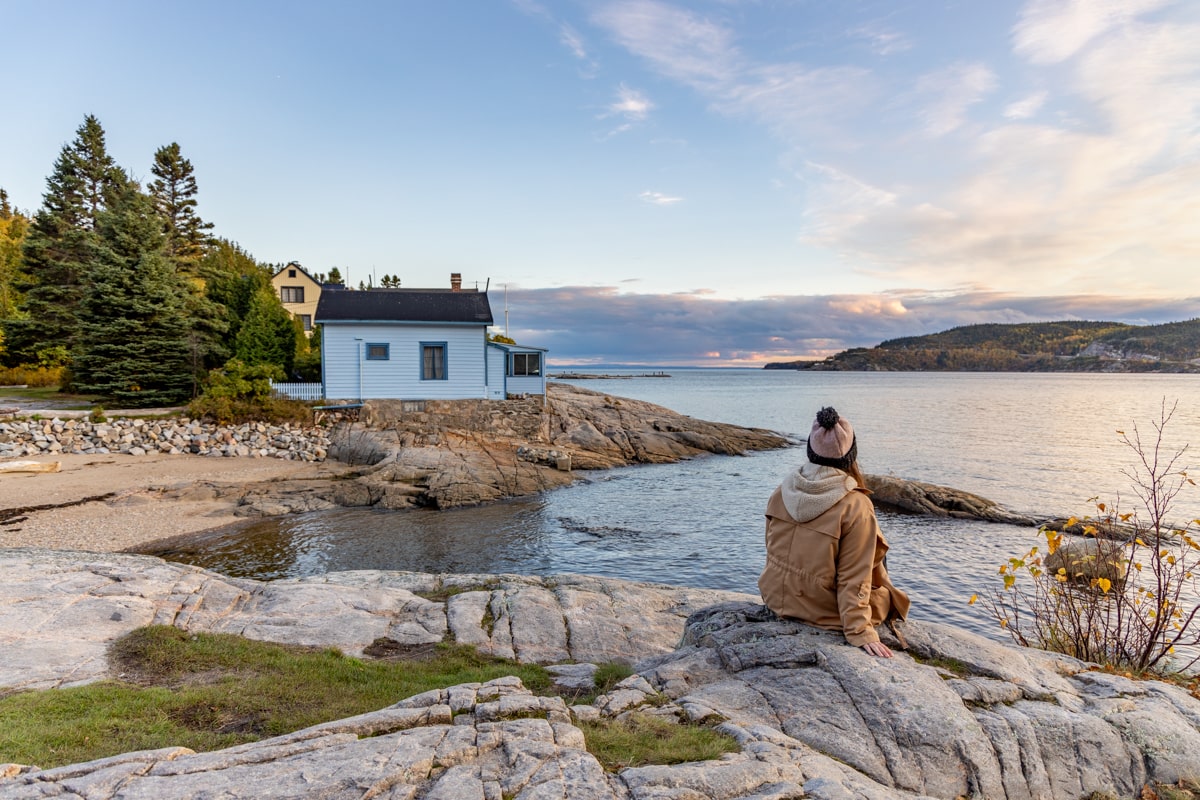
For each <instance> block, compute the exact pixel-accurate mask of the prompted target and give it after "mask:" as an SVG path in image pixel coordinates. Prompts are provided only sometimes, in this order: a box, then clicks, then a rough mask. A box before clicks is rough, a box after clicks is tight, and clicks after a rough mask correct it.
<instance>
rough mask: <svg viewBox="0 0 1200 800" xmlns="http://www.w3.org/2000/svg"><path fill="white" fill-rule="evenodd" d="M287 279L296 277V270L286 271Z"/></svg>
mask: <svg viewBox="0 0 1200 800" xmlns="http://www.w3.org/2000/svg"><path fill="white" fill-rule="evenodd" d="M288 277H289V278H294V277H296V270H294V269H289V270H288Z"/></svg>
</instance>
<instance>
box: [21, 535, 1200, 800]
mask: <svg viewBox="0 0 1200 800" xmlns="http://www.w3.org/2000/svg"><path fill="white" fill-rule="evenodd" d="M0 571H2V573H3V574H4V575H5V577H6V580H5V581H4V582H2V583H0V609H9V610H11V612H12V613H4V614H0V644H2V645H3V652H4V653H5V658H4V659H3V660H0V692H3V691H5V690H13V689H22V688H24V689H35V688H45V687H51V686H69V685H76V684H80V683H86V682H90V681H95V680H101V679H104V678H107V677H109V676H110V674H109V671H108V661H107V645H108V643H110V642H111V641H113V640H115V639H116V638H118V637H120V636H122V635H124V634H125V633H127V632H129V631H131V630H133V629H135V628H137V627H139V626H142V625H146V624H165V625H174V626H176V627H179V628H181V629H184V630H191V631H213V632H224V633H236V634H239V635H242V636H246V637H249V638H254V639H260V640H267V641H278V642H289V643H296V644H308V645H317V646H332V647H338V648H340V649H342V650H343V651H344V652H346V653H347V654H352V655H361V654H362V653H363V652H364V650H365V649H367V647H368V645H370V644H371V643H372V642H377V641H379V640H381V639H383V640H390V641H394V642H397V643H408V644H415V643H421V642H435V641H441V640H443V639H449V640H453V641H458V642H463V643H467V644H472V645H474V646H476V647H479V648H480V649H482V650H485V651H488V652H493V653H497V654H503V655H508V656H511V657H514V658H516V659H517V660H520V661H524V662H536V663H540V664H545V665H552V666H554V665H559V666H561V667H562V669H561V670H556V671H560V672H563V673H567V674H568V675H569V674H573V673H578V672H580V671H583V670H581V667H580V665H589V664H591V665H595V664H599V663H603V662H610V661H620V662H624V663H627V664H632V665H634V669H635V672H636V674H635V675H633V676H631V677H630V678H628V679H626V680H625V681H623V682H622V683H621V684H619V685H618V686H617V687H616V688H615V689H614V690H612V691H610V692H609V693H607V694H604V695H601V696H600V697H598V698H597V699H596V700H595V701H594V702H593V703H592V704H589V705H575V706H567V705H566V704H565V702H564V701H563V700H562V699H561V698H558V697H540V696H536V695H534V694H532V693H531V692H529V691H528V690H527V689H525V687H524V686H522V685H521V683H520V681H519V680H518V679H516V678H502V679H499V680H496V681H491V682H489V683H486V684H464V685H461V686H451V687H446V688H445V689H441V690H434V691H430V692H427V693H425V694H422V695H418V696H415V697H411V698H397V702H396V703H395V704H394V705H391V706H389V707H387V708H384V709H380V710H379V711H376V712H373V713H368V714H364V715H361V716H359V717H354V718H352V719H347V720H338V721H333V722H327V723H323V724H320V725H316V726H314V727H312V728H308V729H305V730H302V731H298V732H295V733H291V734H286V735H283V736H277V737H273V738H270V739H265V740H262V741H259V742H253V743H250V744H245V745H240V746H237V747H233V748H229V749H227V750H221V751H216V752H212V753H194V752H192V751H190V750H187V749H186V748H181V747H169V748H165V749H162V750H154V751H143V752H136V753H128V754H125V755H122V756H115V757H112V758H106V759H102V760H99V761H94V762H90V763H85V764H75V765H71V766H67V767H59V768H55V769H46V770H42V769H39V768H37V767H36V766H33V765H20V764H7V765H5V764H0V799H3V800H8V799H9V798H12V799H14V800H15V799H16V798H30V797H48V796H61V797H77V798H113V797H121V798H163V797H180V798H183V797H201V796H203V797H227V798H261V797H296V798H299V797H324V798H347V799H349V798H356V800H357V798H362V797H390V798H409V799H410V800H418V798H420V799H421V800H437V798H455V799H456V800H457V799H459V798H462V799H463V800H498V798H502V797H503V798H553V799H555V800H593V799H595V800H668V799H670V800H701V799H702V798H707V799H708V800H785V799H787V798H801V797H806V798H807V797H812V798H818V800H852V799H853V798H861V799H862V800H893V799H897V800H898V799H899V798H917V797H936V798H946V800H951V799H952V798H959V797H987V798H1008V800H1033V799H1034V798H1046V799H1052V800H1077V798H1079V797H1088V796H1093V797H1100V796H1105V797H1121V798H1133V797H1142V798H1145V797H1148V796H1152V795H1147V794H1146V793H1145V790H1144V787H1148V786H1150V787H1153V786H1155V785H1157V786H1163V785H1170V784H1175V783H1176V782H1178V781H1181V780H1195V779H1196V778H1197V777H1200V700H1197V699H1196V698H1194V697H1192V696H1190V695H1189V694H1188V693H1187V692H1185V691H1183V690H1182V689H1180V688H1178V687H1175V686H1172V685H1170V684H1166V683H1161V682H1158V681H1134V680H1130V679H1128V678H1125V677H1121V676H1119V675H1113V674H1109V673H1105V672H1098V671H1093V670H1090V669H1089V668H1088V665H1086V664H1083V663H1081V662H1079V661H1076V660H1075V659H1071V658H1068V657H1065V656H1060V655H1054V654H1050V653H1045V652H1042V651H1037V650H1029V649H1023V648H1015V647H1011V646H1007V645H1003V644H1000V643H997V642H994V641H991V640H988V639H984V638H982V637H979V636H976V635H974V634H970V633H967V632H965V631H961V630H958V629H956V628H953V627H951V626H948V625H942V624H939V623H934V622H924V621H916V620H911V621H909V622H908V623H907V624H906V625H905V635H906V638H907V640H908V650H907V652H901V653H898V654H897V657H896V658H893V659H888V660H882V659H876V658H872V657H871V656H869V655H866V654H865V653H863V652H862V651H861V650H859V649H857V648H853V647H850V646H848V645H846V644H845V642H844V640H843V638H842V637H841V635H840V634H836V633H831V632H828V631H821V630H818V629H815V628H811V627H809V626H807V625H804V624H801V623H797V622H791V621H787V620H781V619H778V618H775V617H774V616H773V615H772V614H770V613H769V612H767V611H766V610H765V609H764V608H763V607H762V606H761V605H760V604H759V603H758V601H757V598H752V597H749V596H746V595H737V594H735V593H730V592H720V591H715V590H693V589H684V588H679V587H670V586H661V585H654V584H645V583H633V582H628V581H621V580H615V579H604V578H593V577H587V576H579V575H560V576H553V577H545V578H535V577H525V576H514V575H429V574H424V573H408V572H372V571H365V572H353V573H333V574H329V575H324V576H320V577H314V578H305V579H296V580H284V581H275V582H271V583H261V582H257V581H251V580H243V579H230V578H225V577H223V576H221V575H218V574H215V573H212V572H207V571H205V570H201V569H198V568H194V567H187V566H182V565H178V564H170V563H167V562H164V561H161V560H159V559H156V558H152V557H145V556H129V555H116V554H109V555H97V554H95V553H71V552H63V551H49V550H34V549H16V550H0ZM447 590H450V591H447ZM438 597H444V598H446V599H441V600H439V599H427V598H438ZM880 634H881V636H882V637H883V638H884V639H885V641H887V642H888V643H889V644H890V645H892V646H893V647H898V646H899V644H898V642H896V641H895V639H894V638H893V637H891V635H890V632H889V631H887V630H886V629H881V630H880ZM637 714H654V715H656V716H658V717H660V718H663V719H669V720H676V721H678V722H679V723H680V724H710V725H715V726H717V727H718V728H719V729H720V730H722V731H724V732H725V733H728V734H730V735H731V736H733V737H734V738H735V739H736V740H737V741H738V743H739V744H740V746H741V751H740V752H738V753H732V754H729V755H726V756H724V757H722V758H719V759H716V760H713V761H706V762H696V763H688V764H677V765H671V766H650V767H639V768H630V769H624V770H621V771H620V772H618V773H608V772H605V771H604V770H603V769H602V768H601V767H600V765H599V763H598V762H597V761H596V759H595V758H594V757H593V756H592V755H591V754H590V753H589V752H587V750H586V743H585V740H584V737H583V734H582V732H581V730H580V728H579V727H578V725H579V724H580V723H581V722H583V721H586V720H591V719H598V718H612V717H624V716H629V715H637ZM1151 791H1152V790H1151Z"/></svg>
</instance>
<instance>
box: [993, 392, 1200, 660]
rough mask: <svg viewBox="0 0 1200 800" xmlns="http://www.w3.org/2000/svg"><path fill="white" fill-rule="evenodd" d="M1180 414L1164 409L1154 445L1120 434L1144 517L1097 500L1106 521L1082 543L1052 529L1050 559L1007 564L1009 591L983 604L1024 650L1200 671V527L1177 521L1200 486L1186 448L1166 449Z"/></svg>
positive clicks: (1089, 522) (1036, 554) (1097, 522)
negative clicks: (1182, 503) (1182, 497)
mask: <svg viewBox="0 0 1200 800" xmlns="http://www.w3.org/2000/svg"><path fill="white" fill-rule="evenodd" d="M1178 405H1179V404H1178V403H1175V404H1174V405H1173V406H1171V407H1170V408H1168V407H1167V404H1166V402H1165V401H1164V402H1163V404H1162V411H1161V413H1160V415H1159V419H1158V420H1156V421H1152V423H1151V426H1152V427H1153V429H1154V433H1155V435H1154V436H1153V437H1152V439H1148V440H1147V441H1146V442H1143V441H1142V437H1141V433H1140V432H1139V430H1138V428H1137V426H1136V425H1135V426H1134V428H1133V433H1132V434H1126V433H1125V432H1124V431H1117V433H1118V434H1119V436H1120V437H1121V442H1122V443H1124V444H1125V445H1127V446H1128V447H1129V448H1130V449H1131V450H1132V451H1133V453H1134V455H1135V467H1134V468H1133V470H1131V471H1124V470H1123V471H1122V472H1123V474H1124V475H1125V476H1126V477H1128V478H1129V479H1130V480H1131V481H1132V488H1133V491H1134V494H1136V495H1137V497H1138V500H1139V501H1140V503H1139V508H1138V509H1137V510H1135V511H1132V512H1127V513H1126V512H1122V511H1121V510H1120V509H1119V508H1118V506H1117V504H1112V505H1109V504H1106V503H1102V502H1096V500H1095V498H1093V500H1092V502H1095V507H1096V509H1097V512H1098V513H1097V515H1096V516H1095V517H1089V518H1086V519H1084V520H1082V523H1083V524H1082V532H1083V538H1081V539H1076V540H1075V541H1070V542H1067V541H1064V533H1063V529H1067V528H1073V527H1076V526H1078V525H1079V523H1080V522H1081V520H1078V519H1074V518H1073V519H1070V520H1068V521H1067V522H1066V524H1065V525H1059V526H1054V527H1051V526H1043V527H1042V528H1041V529H1040V530H1039V538H1040V539H1041V540H1044V542H1045V552H1044V553H1043V551H1042V549H1041V545H1038V546H1034V547H1032V548H1030V550H1029V551H1028V552H1027V553H1025V555H1024V556H1021V557H1019V558H1010V559H1009V560H1008V561H1007V562H1005V563H1004V564H1001V565H1000V576H1001V579H1002V581H1003V587H1002V588H997V589H993V590H992V591H991V592H989V595H988V597H987V599H985V601H984V605H985V606H986V607H988V608H989V610H990V611H991V613H992V615H993V616H994V617H995V618H996V620H997V621H998V622H999V623H1000V625H1001V626H1002V627H1004V628H1005V629H1007V630H1008V632H1009V633H1010V634H1011V635H1012V637H1013V639H1014V640H1015V641H1016V642H1017V643H1019V644H1021V645H1025V646H1029V647H1038V648H1041V649H1044V650H1052V651H1055V652H1058V653H1066V654H1067V655H1071V656H1074V657H1076V658H1079V659H1082V660H1084V661H1091V662H1095V663H1098V664H1104V665H1107V666H1110V667H1114V668H1117V669H1122V670H1132V671H1134V672H1138V673H1143V672H1159V673H1165V672H1186V671H1188V670H1190V669H1191V668H1193V667H1195V666H1196V665H1197V663H1200V619H1197V617H1198V616H1200V605H1198V603H1200V541H1198V537H1200V533H1197V529H1198V528H1200V520H1190V521H1188V522H1186V523H1184V524H1176V523H1172V522H1170V521H1169V516H1168V515H1169V514H1170V511H1171V508H1172V506H1173V503H1174V501H1175V498H1176V496H1177V495H1178V494H1179V493H1180V492H1181V491H1183V490H1184V489H1185V488H1188V487H1194V486H1195V482H1194V481H1193V480H1192V479H1191V478H1189V477H1188V474H1187V471H1186V470H1185V469H1184V468H1183V466H1182V464H1181V461H1182V459H1183V456H1184V454H1185V453H1186V451H1187V446H1186V445H1184V446H1183V447H1181V448H1179V449H1178V450H1171V449H1170V448H1168V447H1167V446H1166V445H1165V443H1164V434H1163V432H1164V429H1165V428H1166V427H1167V425H1168V423H1169V422H1170V420H1171V417H1172V416H1173V415H1174V414H1175V410H1176V408H1177V407H1178ZM1098 534H1103V536H1099V535H1098ZM1113 536H1116V537H1117V538H1109V537H1113ZM976 600H977V596H972V597H971V602H972V603H974V602H976Z"/></svg>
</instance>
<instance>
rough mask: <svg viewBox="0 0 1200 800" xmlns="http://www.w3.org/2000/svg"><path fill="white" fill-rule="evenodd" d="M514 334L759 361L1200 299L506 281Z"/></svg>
mask: <svg viewBox="0 0 1200 800" xmlns="http://www.w3.org/2000/svg"><path fill="white" fill-rule="evenodd" d="M508 307H509V309H510V322H511V324H512V326H513V327H512V328H511V330H510V333H511V335H512V336H513V337H514V338H516V339H517V341H519V342H521V343H523V344H532V345H537V346H540V347H547V348H549V349H550V360H551V361H552V362H553V363H558V364H588V363H592V364H599V363H609V364H659V365H678V366H689V365H697V366H704V365H707V366H733V365H744V366H761V365H762V364H763V363H766V362H768V361H788V360H795V359H797V358H823V357H825V356H827V355H831V354H833V353H836V352H839V351H841V350H844V349H847V348H850V347H873V346H875V345H877V344H879V343H880V342H881V341H883V340H885V339H893V338H897V337H901V336H916V335H922V334H927V333H935V332H937V331H942V330H946V329H948V328H952V327H956V326H959V325H967V324H977V323H983V322H999V323H1012V322H1037V321H1053V320H1066V319H1081V320H1082V319H1086V320H1106V321H1117V322H1130V323H1133V324H1156V323H1161V322H1171V321H1177V320H1182V319H1189V318H1194V317H1196V316H1200V297H1192V298H1186V299H1185V298H1175V297H1163V298H1156V299H1146V300H1140V301H1133V300H1130V299H1128V298H1126V297H1122V296H1118V295H1087V296H1078V297H1023V296H1016V295H1011V294H1005V293H999V292H989V291H982V290H978V289H973V290H966V291H962V292H957V293H952V292H925V291H917V290H909V291H897V292H884V293H879V294H832V295H796V296H776V297H765V298H758V299H753V300H724V299H717V298H713V297H712V296H711V295H708V294H704V293H699V292H691V291H687V292H679V293H674V294H628V293H623V292H621V291H620V290H618V289H617V288H616V287H612V286H599V287H581V286H568V287H559V288H554V289H520V288H513V287H511V286H510V287H509V291H508Z"/></svg>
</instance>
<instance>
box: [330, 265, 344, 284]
mask: <svg viewBox="0 0 1200 800" xmlns="http://www.w3.org/2000/svg"><path fill="white" fill-rule="evenodd" d="M329 282H330V283H337V284H342V283H344V281H343V280H342V271H341V270H340V269H338V268H337V267H330V268H329Z"/></svg>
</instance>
